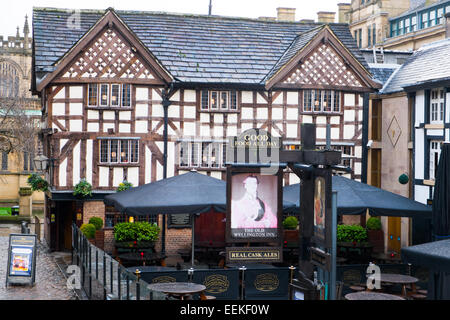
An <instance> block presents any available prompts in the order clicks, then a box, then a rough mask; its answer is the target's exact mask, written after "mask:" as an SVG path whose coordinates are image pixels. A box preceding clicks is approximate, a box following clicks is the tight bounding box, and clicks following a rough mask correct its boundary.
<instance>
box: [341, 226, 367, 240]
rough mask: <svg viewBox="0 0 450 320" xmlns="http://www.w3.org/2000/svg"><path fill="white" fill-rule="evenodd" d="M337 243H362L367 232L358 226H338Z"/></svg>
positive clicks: (365, 238)
mask: <svg viewBox="0 0 450 320" xmlns="http://www.w3.org/2000/svg"><path fill="white" fill-rule="evenodd" d="M337 241H339V242H364V241H367V230H366V229H365V228H363V227H361V226H359V225H351V226H350V225H344V224H341V225H338V228H337Z"/></svg>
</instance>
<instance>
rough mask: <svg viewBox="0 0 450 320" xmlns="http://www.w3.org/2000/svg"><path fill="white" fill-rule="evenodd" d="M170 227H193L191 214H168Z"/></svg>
mask: <svg viewBox="0 0 450 320" xmlns="http://www.w3.org/2000/svg"><path fill="white" fill-rule="evenodd" d="M167 220H168V225H167V227H168V228H192V220H191V215H190V214H188V213H186V214H179V213H177V214H169V215H168V219H167Z"/></svg>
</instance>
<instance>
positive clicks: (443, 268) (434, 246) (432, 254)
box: [401, 240, 450, 300]
mask: <svg viewBox="0 0 450 320" xmlns="http://www.w3.org/2000/svg"><path fill="white" fill-rule="evenodd" d="M401 255H402V260H403V261H404V262H405V263H411V264H414V265H418V266H422V267H425V268H427V269H428V270H429V279H428V297H427V298H428V299H429V300H441V299H443V300H448V299H450V240H441V241H434V242H428V243H424V244H420V245H417V246H412V247H407V248H402V249H401Z"/></svg>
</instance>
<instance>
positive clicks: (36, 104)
mask: <svg viewBox="0 0 450 320" xmlns="http://www.w3.org/2000/svg"><path fill="white" fill-rule="evenodd" d="M31 44H32V39H31V37H30V30H29V25H28V20H27V18H25V24H24V27H23V36H20V32H19V27H17V34H16V36H9V37H7V38H3V36H0V120H1V123H2V124H3V125H2V127H1V128H0V130H2V134H0V149H1V154H0V161H1V167H0V182H1V183H0V211H1V212H2V213H4V214H6V213H9V212H10V210H11V207H14V206H18V205H19V206H20V215H27V216H29V215H31V213H32V212H31V211H32V207H34V209H36V210H40V211H42V210H43V203H44V194H43V193H42V192H37V191H36V192H33V194H32V195H31V194H30V191H31V190H29V188H30V186H29V185H28V184H27V182H26V181H27V178H28V175H29V174H30V173H32V172H34V171H35V170H34V166H33V158H34V153H33V152H34V150H36V149H35V147H36V145H25V144H24V143H23V142H18V140H17V139H14V134H15V133H12V132H11V131H10V130H9V129H10V128H9V127H8V125H9V123H10V122H9V121H8V120H9V119H13V118H14V120H12V121H13V122H14V123H15V124H16V125H17V126H18V125H23V126H25V125H26V123H20V119H24V120H25V118H27V120H26V122H27V124H30V125H33V126H35V129H36V132H37V131H38V130H39V126H40V116H41V111H40V101H39V99H37V98H36V97H33V96H32V95H31V92H30V81H31V53H32V48H31ZM19 117H21V118H20V119H19ZM28 117H29V118H28ZM6 124H8V125H6ZM5 137H8V138H7V139H5ZM9 137H11V138H9ZM9 139H12V140H11V141H13V142H14V143H13V147H11V144H10V143H9V142H8V140H9ZM36 143H37V138H36Z"/></svg>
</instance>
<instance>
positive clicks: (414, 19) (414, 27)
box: [411, 16, 417, 32]
mask: <svg viewBox="0 0 450 320" xmlns="http://www.w3.org/2000/svg"><path fill="white" fill-rule="evenodd" d="M416 30H417V16H413V17H412V18H411V31H413V32H414V31H416Z"/></svg>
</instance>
